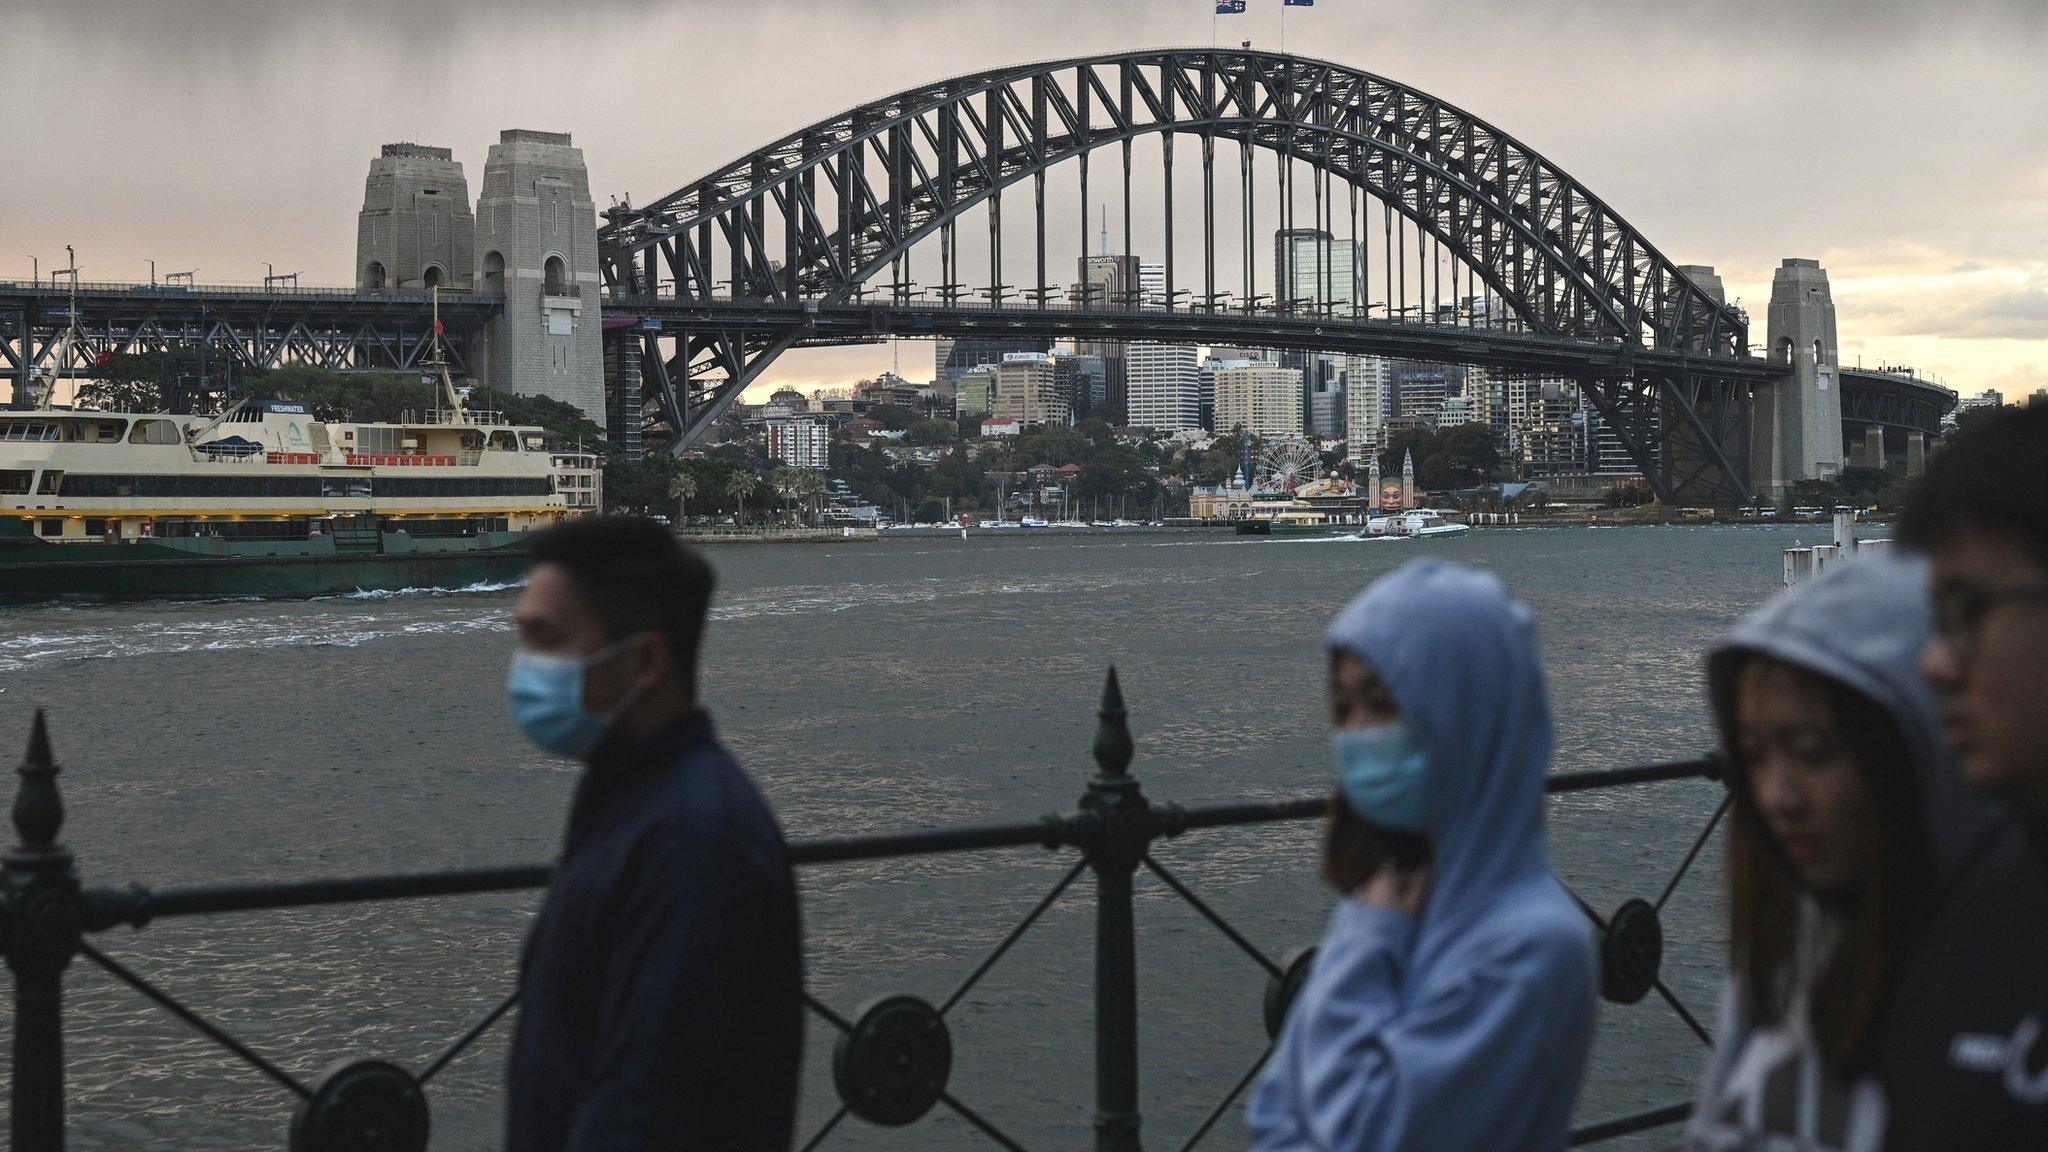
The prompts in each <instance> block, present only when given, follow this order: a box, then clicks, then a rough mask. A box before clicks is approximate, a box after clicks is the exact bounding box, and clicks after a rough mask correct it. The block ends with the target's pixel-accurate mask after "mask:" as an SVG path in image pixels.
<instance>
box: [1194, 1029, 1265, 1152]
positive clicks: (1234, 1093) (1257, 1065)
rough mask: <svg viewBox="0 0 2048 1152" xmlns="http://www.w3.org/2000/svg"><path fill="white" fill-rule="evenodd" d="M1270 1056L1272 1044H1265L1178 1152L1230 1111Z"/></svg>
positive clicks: (1198, 1139)
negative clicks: (1264, 1047) (1263, 1048)
mask: <svg viewBox="0 0 2048 1152" xmlns="http://www.w3.org/2000/svg"><path fill="white" fill-rule="evenodd" d="M1272 1058H1273V1046H1272V1045H1271V1044H1268V1045H1266V1050H1265V1051H1264V1052H1261V1053H1259V1058H1258V1059H1257V1060H1254V1061H1252V1066H1251V1067H1250V1068H1247V1069H1245V1073H1244V1075H1242V1076H1240V1077H1238V1078H1237V1083H1236V1084H1234V1085H1232V1086H1231V1089H1230V1091H1229V1092H1227V1093H1225V1094H1224V1096H1223V1099H1221V1100H1219V1101H1217V1103H1216V1106H1215V1107H1214V1108H1211V1109H1209V1114H1208V1115H1207V1116H1205V1117H1203V1118H1202V1123H1201V1125H1200V1126H1199V1127H1197V1128H1196V1129H1195V1132H1194V1135H1192V1136H1189V1137H1188V1139H1187V1143H1185V1144H1182V1145H1181V1146H1180V1152H1188V1150H1189V1149H1191V1148H1193V1147H1194V1146H1195V1145H1197V1144H1199V1143H1201V1142H1202V1137H1204V1136H1207V1135H1208V1134H1209V1129H1211V1128H1214V1127H1215V1126H1216V1121H1218V1120H1221V1119H1222V1118H1223V1114H1224V1113H1225V1112H1228V1111H1230V1106H1231V1105H1232V1104H1235V1103H1237V1098H1238V1096H1239V1095H1240V1094H1242V1093H1243V1092H1244V1090H1245V1087H1246V1086H1247V1085H1249V1084H1250V1083H1251V1082H1252V1078H1253V1077H1255V1076H1257V1075H1258V1074H1259V1069H1261V1068H1264V1067H1265V1066H1266V1061H1268V1060H1271V1059H1272Z"/></svg>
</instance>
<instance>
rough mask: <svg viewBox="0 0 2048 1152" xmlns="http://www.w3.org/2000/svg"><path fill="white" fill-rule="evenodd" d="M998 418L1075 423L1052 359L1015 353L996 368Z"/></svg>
mask: <svg viewBox="0 0 2048 1152" xmlns="http://www.w3.org/2000/svg"><path fill="white" fill-rule="evenodd" d="M995 416H996V418H997V419H999V420H1001V419H1010V420H1015V421H1017V422H1018V423H1019V424H1022V425H1025V426H1027V427H1028V426H1030V425H1033V424H1071V423H1073V414H1072V412H1071V411H1069V410H1068V408H1067V406H1066V404H1065V403H1063V402H1062V401H1061V399H1060V395H1059V389H1058V388H1057V387H1056V386H1055V384H1054V380H1053V367H1052V357H1051V356H1050V355H1048V354H1046V353H1044V352H1012V353H1010V354H1009V355H1008V356H1005V357H1003V362H1002V363H1000V364H998V365H996V393H995Z"/></svg>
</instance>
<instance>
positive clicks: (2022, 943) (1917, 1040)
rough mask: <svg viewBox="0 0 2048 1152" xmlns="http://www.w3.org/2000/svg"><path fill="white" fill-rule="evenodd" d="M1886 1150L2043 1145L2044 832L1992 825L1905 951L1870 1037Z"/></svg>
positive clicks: (2047, 1131) (2047, 1006)
mask: <svg viewBox="0 0 2048 1152" xmlns="http://www.w3.org/2000/svg"><path fill="white" fill-rule="evenodd" d="M1877 1068H1878V1076H1879V1078H1880V1079H1882V1080H1883V1081H1884V1085H1885V1094H1886V1095H1887V1096H1888V1097H1889V1098H1890V1101H1891V1124H1890V1127H1889V1129H1888V1138H1887V1140H1886V1142H1885V1146H1886V1148H1888V1149H1892V1150H1894V1152H1921V1150H1922V1149H1951V1148H1955V1149H1965V1148H1966V1149H1970V1150H1971V1152H2004V1150H2006V1149H2013V1150H2019V1149H2025V1150H2027V1152H2039V1150H2040V1149H2048V843H2044V842H2043V837H2041V836H2040V835H2039V834H2034V835H2029V834H2028V833H2026V832H2025V831H2023V830H2022V829H2021V827H2020V826H2019V825H2017V824H2007V825H2005V826H2004V827H2003V828H2001V829H1999V830H1998V831H1997V832H1996V833H1995V834H1994V836H1993V837H1992V838H1991V839H1990V841H1989V842H1988V843H1987V844H1985V845H1984V846H1983V848H1982V850H1981V851H1980V852H1979V853H1978V854H1977V855H1976V857H1975V858H1974V859H1973V860H1972V861H1971V862H1970V866H1969V868H1968V869H1967V870H1966V871H1965V872H1963V873H1962V875H1961V876H1960V877H1958V878H1957V879H1956V881H1955V883H1954V885H1953V886H1952V887H1951V888H1950V890H1949V892H1948V893H1947V896H1946V898H1945V899H1944V900H1943V901H1942V904H1941V907H1940V909H1939V910H1938V911H1937V912H1936V913H1935V915H1934V919H1933V921H1932V923H1930V924H1929V925H1928V930H1927V932H1926V934H1925V935H1924V936H1923V937H1922V938H1921V940H1920V942H1919V945H1918V946H1917V947H1915V948H1914V949H1913V950H1912V952H1911V953H1909V955H1908V956H1907V958H1906V961H1905V963H1904V965H1903V966H1902V969H1901V971H1900V973H1899V979H1898V982H1897V984H1896V985H1895V987H1894V989H1893V996H1892V1004H1891V1006H1890V1008H1889V1009H1888V1011H1887V1012H1886V1023H1885V1028H1884V1031H1883V1033H1882V1034H1881V1035H1880V1036H1879V1037H1878V1046H1877Z"/></svg>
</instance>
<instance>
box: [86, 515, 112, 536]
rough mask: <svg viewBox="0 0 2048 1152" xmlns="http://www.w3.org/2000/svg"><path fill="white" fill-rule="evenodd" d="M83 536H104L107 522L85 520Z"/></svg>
mask: <svg viewBox="0 0 2048 1152" xmlns="http://www.w3.org/2000/svg"><path fill="white" fill-rule="evenodd" d="M85 534H86V535H87V536H105V535H106V534H107V522H106V521H105V520H94V519H91V518H87V520H86V522H85Z"/></svg>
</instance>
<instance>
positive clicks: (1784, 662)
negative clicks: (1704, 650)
mask: <svg viewBox="0 0 2048 1152" xmlns="http://www.w3.org/2000/svg"><path fill="white" fill-rule="evenodd" d="M1930 626H1931V610H1930V608H1929V606H1928V601H1927V595H1926V573H1925V566H1924V565H1922V564H1919V563H1917V562H1914V561H1911V560H1906V559H1899V558H1893V557H1889V556H1885V555H1883V554H1879V555H1876V556H1870V557H1861V558H1858V559H1857V560H1855V561H1854V562H1852V563H1848V564H1844V565H1842V566H1840V567H1838V568H1835V569H1833V570H1831V571H1829V572H1827V573H1826V574H1824V575H1823V576H1822V577H1820V578H1819V579H1817V580H1815V581H1813V582H1812V583H1811V584H1808V585H1804V586H1802V587H1800V588H1798V589H1795V590H1794V591H1792V592H1791V593H1789V594H1787V595H1784V596H1781V597H1780V598H1778V599H1777V600H1774V601H1773V602H1771V603H1770V604H1768V605H1766V606H1765V607H1764V608H1762V609H1760V610H1759V611H1757V612H1755V613H1754V614H1752V615H1751V616H1749V617H1748V618H1747V619H1745V620H1743V621H1742V622H1741V623H1740V624H1739V625H1737V626H1736V628H1735V629H1734V630H1733V631H1732V632H1731V633H1730V634H1729V636H1728V638H1727V639H1726V640H1725V641H1724V642H1723V643H1721V644H1720V645H1719V646H1718V647H1717V648H1716V649H1714V650H1713V651H1712V652H1711V653H1710V654H1709V657H1708V662H1707V678H1708V685H1709V689H1710V693H1711V697H1712V703H1713V710H1714V717H1715V720H1716V722H1717V723H1718V725H1719V727H1720V732H1721V737H1722V746H1723V751H1724V753H1725V755H1726V758H1727V762H1728V768H1729V777H1728V785H1729V789H1730V792H1731V794H1732V796H1733V805H1732V810H1731V816H1730V826H1729V833H1728V845H1727V859H1728V889H1729V906H1730V913H1731V919H1732V922H1731V924H1730V931H1729V950H1730V954H1731V967H1732V972H1731V974H1730V981H1729V985H1728V988H1727V990H1726V992H1725V993H1724V995H1723V998H1722V1007H1721V1023H1720V1026H1719V1028H1717V1029H1716V1031H1715V1033H1714V1051H1713V1055H1712V1058H1711V1060H1710V1062H1709V1066H1708V1071H1707V1076H1706V1081H1705V1084H1704V1086H1703V1088H1702V1091H1701V1094H1700V1099H1699V1104H1698V1107H1697V1109H1696V1110H1695V1112H1694V1115H1693V1119H1692V1123H1691V1127H1690V1129H1689V1132H1688V1143H1689V1144H1690V1146H1691V1147H1692V1148H1694V1149H1697V1150H1703V1152H1704V1150H1713V1152H1721V1150H1732V1149H1778V1148H1785V1149H1799V1150H1800V1152H1876V1150H1878V1149H1880V1148H1884V1147H1886V1146H1887V1139H1888V1129H1889V1127H1890V1114H1891V1107H1890V1104H1889V1101H1888V1092H1887V1085H1886V1083H1885V1078H1884V1077H1883V1076H1882V1075H1881V1071H1880V1069H1879V1066H1878V1065H1879V1056H1878V1054H1879V1052H1880V1048H1881V1045H1882V1043H1883V1042H1884V1039H1885V1037H1886V1033H1887V1029H1888V1021H1887V1011H1888V1009H1887V1006H1888V1005H1889V1004H1891V1003H1892V994H1893V991H1894V989H1895V987H1896V985H1897V984H1898V981H1899V977H1900V972H1901V970H1902V969H1903V967H1904V966H1905V965H1906V964H1907V962H1908V959H1909V957H1910V956H1911V955H1912V952H1913V949H1914V948H1915V947H1916V945H1917V944H1918V942H1919V941H1920V940H1921V938H1922V937H1923V936H1924V934H1925V930H1926V926H1927V924H1928V923H1929V920H1930V917H1931V915H1932V912H1933V910H1934V908H1935V907H1936V906H1937V905H1938V902H1939V900H1940V898H1941V894H1942V892H1943V890H1944V888H1945V887H1946V885H1947V884H1948V883H1949V882H1950V881H1951V880H1952V878H1953V877H1954V876H1956V875H1957V874H1958V873H1959V872H1961V871H1962V870H1963V869H1964V868H1965V867H1967V865H1968V863H1969V861H1970V860H1971V858H1972V857H1973V856H1974V854H1975V853H1976V852H1977V851H1979V850H1980V848H1981V845H1982V844H1983V843H1984V842H1985V840H1986V837H1987V836H1989V835H1990V834H1991V833H1992V830H1993V825H1994V823H1995V817H1994V815H1993V814H1992V813H1991V812H1990V811H1989V810H1988V809H1987V808H1985V807H1984V806H1983V805H1981V804H1980V803H1978V802H1976V801H1973V800H1971V799H1969V798H1968V797H1967V796H1966V795H1965V794H1964V793H1963V791H1962V788H1961V786H1960V781H1959V780H1958V779H1957V777H1956V775H1955V773H1954V771H1953V769H1952V767H1951V765H1950V762H1949V755H1948V751H1947V749H1946V748H1945V746H1944V745H1943V743H1942V740H1941V736H1940V729H1939V718H1938V710H1937V705H1936V702H1935V699H1934V696H1933V693H1932V692H1931V690H1930V689H1929V688H1928V686H1927V684H1926V683H1925V682H1924V681H1923V680H1922V679H1921V677H1920V675H1919V673H1918V671H1917V667H1916V665H1917V662H1918V660H1919V657H1920V652H1921V649H1922V647H1923V646H1924V645H1925V644H1926V641H1927V637H1928V633H1929V630H1930Z"/></svg>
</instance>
